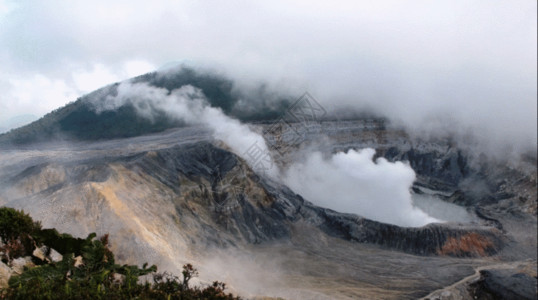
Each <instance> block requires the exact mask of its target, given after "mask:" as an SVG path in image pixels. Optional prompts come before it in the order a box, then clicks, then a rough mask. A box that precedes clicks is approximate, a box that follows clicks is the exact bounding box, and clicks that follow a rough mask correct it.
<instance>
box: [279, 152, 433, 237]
mask: <svg viewBox="0 0 538 300" xmlns="http://www.w3.org/2000/svg"><path fill="white" fill-rule="evenodd" d="M374 154H375V150H374V149H370V148H367V149H363V150H360V151H355V150H349V151H348V152H347V153H344V152H339V153H336V154H334V155H332V157H330V158H327V159H324V158H323V157H322V154H321V153H319V152H314V153H311V154H309V155H308V156H307V157H306V160H305V161H304V162H299V163H298V162H296V163H293V164H292V165H291V166H290V167H289V169H288V170H287V171H286V173H285V175H284V177H283V178H284V179H283V180H284V182H285V183H286V184H287V185H288V186H289V187H290V188H291V189H292V190H293V191H295V192H296V193H299V194H300V195H302V196H303V197H304V198H305V199H307V200H309V201H311V202H312V203H314V204H316V205H318V206H321V207H326V208H330V209H333V210H335V211H338V212H345V213H354V214H357V215H360V216H362V217H365V218H368V219H372V220H376V221H380V222H384V223H390V224H395V225H399V226H409V227H418V226H423V225H426V224H428V223H432V222H440V220H438V219H435V218H433V217H430V216H428V214H426V213H425V212H424V211H422V210H420V209H419V208H417V207H415V206H414V205H413V201H412V198H411V192H410V189H411V186H412V184H413V182H414V181H415V172H414V171H413V169H412V168H411V167H410V166H409V165H408V164H405V163H402V162H394V163H392V162H389V161H387V160H386V159H384V158H378V159H377V160H375V161H374V160H373V157H374Z"/></svg>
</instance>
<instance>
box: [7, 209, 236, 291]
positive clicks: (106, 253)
mask: <svg viewBox="0 0 538 300" xmlns="http://www.w3.org/2000/svg"><path fill="white" fill-rule="evenodd" d="M0 237H1V238H2V241H3V243H4V244H3V245H2V247H1V248H0V251H1V252H2V253H3V255H2V260H3V263H6V264H8V265H9V264H10V262H12V261H13V260H14V259H16V258H19V257H23V256H26V255H32V261H33V263H32V264H31V266H29V267H25V269H24V271H23V272H22V273H21V274H20V275H13V276H11V278H10V279H9V286H8V287H6V288H4V289H2V290H0V299H166V300H168V299H185V300H187V299H239V298H238V297H234V296H233V295H231V294H227V293H225V292H224V289H225V284H224V283H221V282H217V281H215V282H214V283H213V284H212V285H210V286H206V287H196V286H190V285H189V281H190V280H191V279H192V278H193V277H196V276H197V275H198V272H197V270H196V269H195V268H194V267H193V266H192V265H190V264H187V265H185V266H183V272H182V279H181V280H180V279H179V278H178V277H176V276H174V275H171V274H168V273H162V274H160V273H156V271H157V267H156V266H151V267H148V266H147V264H144V266H143V267H142V268H139V267H138V266H132V265H119V264H116V263H115V259H114V254H113V253H112V252H111V251H110V249H109V241H108V235H105V236H103V237H101V238H99V239H96V235H95V233H92V234H90V235H89V236H88V237H87V238H86V239H80V238H74V237H72V236H70V235H68V234H60V233H58V231H56V230H55V229H42V228H41V225H40V224H39V223H38V222H34V221H33V220H32V218H31V217H30V216H29V215H27V214H25V213H24V212H23V211H17V210H15V209H12V208H5V207H2V208H0ZM13 245H15V246H13ZM36 248H38V249H48V250H47V251H46V253H45V256H46V257H44V256H39V255H33V254H32V253H33V252H34V250H35V249H36ZM51 249H54V250H56V251H58V252H59V253H60V254H61V255H62V258H61V260H57V261H54V260H53V259H50V257H49V255H50V252H51V251H52V250H51ZM143 276H145V279H146V281H144V280H143ZM151 278H152V282H151V283H150V282H148V281H147V280H151Z"/></svg>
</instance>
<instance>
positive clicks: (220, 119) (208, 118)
mask: <svg viewBox="0 0 538 300" xmlns="http://www.w3.org/2000/svg"><path fill="white" fill-rule="evenodd" d="M127 103H129V104H131V105H133V107H134V108H135V109H136V110H137V113H138V114H139V115H141V116H143V117H145V118H147V119H149V120H152V121H153V120H154V118H155V116H156V115H157V114H159V113H161V114H162V113H164V114H166V115H167V116H169V117H171V118H174V119H177V120H180V121H183V122H185V123H188V124H193V125H206V126H208V127H209V128H210V129H211V130H213V133H214V136H215V138H217V139H220V140H222V141H223V142H224V143H226V144H227V145H228V146H229V147H230V148H231V149H232V151H233V152H235V153H236V154H237V155H239V156H243V154H244V153H245V152H246V151H247V150H248V149H249V148H250V147H251V146H252V145H254V144H255V145H257V147H259V149H260V151H263V152H264V153H268V149H267V145H266V144H265V140H264V139H263V137H262V136H261V135H259V134H257V133H255V132H253V131H251V130H250V129H249V128H248V126H247V125H244V124H241V123H240V122H239V121H238V120H235V119H232V118H230V117H228V116H226V115H225V114H224V113H223V112H222V110H220V109H218V108H214V107H211V106H209V105H208V103H207V100H206V98H205V96H204V94H203V93H202V91H201V90H200V89H198V88H195V87H193V86H191V85H185V86H182V87H181V88H178V89H175V90H173V91H171V92H168V90H167V89H163V88H156V87H153V86H149V85H148V84H145V83H136V84H131V83H128V82H125V83H122V84H120V85H119V86H118V93H117V95H116V96H109V97H107V99H106V101H103V102H97V103H93V104H94V105H95V109H96V111H97V112H102V111H107V110H115V109H118V108H119V107H121V106H123V105H125V104H127ZM245 159H246V160H247V162H248V163H249V165H251V166H252V167H253V169H254V170H255V171H261V170H256V168H257V165H256V164H255V161H250V160H249V158H248V157H246V158H245ZM271 165H274V163H272V162H271ZM264 171H265V172H266V174H267V175H269V176H271V177H275V176H276V174H277V172H278V171H277V168H271V169H270V170H269V171H267V170H264Z"/></svg>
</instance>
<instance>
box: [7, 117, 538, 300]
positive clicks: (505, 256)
mask: <svg viewBox="0 0 538 300" xmlns="http://www.w3.org/2000/svg"><path fill="white" fill-rule="evenodd" d="M346 124H347V125H346ZM375 124H377V123H374V125H375ZM344 125H345V126H343V125H342V128H340V129H339V128H338V126H337V125H335V124H334V123H330V122H328V123H326V124H325V125H322V126H321V127H320V128H318V129H319V131H320V132H332V135H331V137H332V138H334V140H333V141H332V142H331V143H329V146H327V147H326V148H324V149H325V150H326V151H327V152H329V153H330V152H333V151H336V149H340V150H343V149H349V148H359V147H363V146H367V145H369V146H374V145H375V143H376V142H378V141H380V147H379V149H380V150H379V154H378V155H385V154H386V153H385V152H383V151H385V150H387V149H390V148H391V147H396V146H398V149H400V150H398V151H396V150H393V151H394V153H396V154H395V155H396V156H394V157H395V158H396V157H402V156H401V155H404V154H402V153H408V151H409V150H410V149H411V147H410V146H409V143H408V144H405V143H404V142H402V141H403V140H405V139H404V138H402V136H401V133H396V132H392V133H391V132H390V131H387V130H386V129H381V128H380V127H379V126H377V125H376V126H374V125H372V124H370V123H368V122H361V121H357V122H347V123H345V124H344ZM263 126H264V125H254V126H253V127H254V128H259V127H263ZM323 126H325V127H323ZM357 128H362V129H361V130H362V131H359V130H358V129H357ZM262 129H263V128H262ZM372 131H375V132H376V133H375V134H374V133H373V132H372ZM316 136H318V135H316V134H312V136H311V137H312V138H315V137H316ZM349 136H352V138H349ZM353 136H354V137H353ZM376 136H377V137H376ZM362 139H364V140H368V141H369V142H364V143H363V141H364V140H362ZM402 145H407V146H402ZM406 147H407V148H406ZM299 149H300V146H299ZM405 149H407V150H405ZM414 149H416V150H414V151H415V152H414V154H413V155H409V153H408V156H407V157H408V158H410V159H411V158H413V159H416V164H415V166H416V167H417V168H419V170H417V173H418V174H419V180H418V183H417V185H415V190H416V191H415V192H417V193H422V192H428V190H429V192H431V193H436V194H437V195H439V197H440V198H442V199H445V200H447V201H453V200H454V199H456V198H461V199H463V200H462V201H461V202H459V203H461V204H464V205H469V208H470V209H469V213H473V214H476V217H477V219H478V221H473V222H471V223H462V224H459V223H445V224H430V225H427V226H424V227H420V228H403V227H398V226H394V225H390V224H384V223H379V222H375V221H372V220H368V219H365V218H362V217H361V216H357V215H351V214H343V213H338V212H335V211H332V210H329V209H325V208H320V207H317V206H315V205H314V204H312V203H310V202H308V201H307V200H305V199H303V198H302V197H301V196H300V195H296V194H295V193H294V192H293V191H291V190H290V189H289V188H287V187H286V186H284V185H282V184H281V183H279V182H277V181H275V180H272V179H269V178H265V177H260V176H259V175H257V174H255V173H254V172H253V171H252V169H251V168H250V167H249V166H248V165H247V164H246V163H245V161H244V160H243V159H241V158H240V157H238V156H237V155H235V154H234V153H232V152H230V151H229V150H227V149H226V147H225V146H224V145H222V144H220V143H218V142H217V141H214V140H212V138H211V136H210V134H208V132H207V130H205V129H201V128H195V127H193V128H182V129H177V130H174V131H169V132H165V133H163V134H156V135H151V136H142V137H136V138H130V139H124V140H111V141H106V142H95V143H81V144H74V145H69V147H67V146H65V147H64V146H61V145H54V146H41V148H33V149H32V148H31V149H19V150H13V151H5V152H2V153H0V186H1V187H2V189H0V202H1V203H2V204H5V205H8V206H11V207H16V208H23V209H24V210H25V211H27V212H29V213H30V214H31V215H32V217H33V218H35V219H36V220H40V221H41V222H42V223H43V225H44V226H45V227H56V228H58V230H60V231H64V232H68V233H71V234H73V235H75V236H81V237H85V236H87V234H88V233H90V232H97V233H98V234H105V233H110V236H111V241H112V242H113V244H112V248H113V250H114V252H116V253H119V255H118V256H117V259H118V261H120V262H122V263H135V264H141V263H143V262H148V263H150V264H157V265H159V266H162V270H169V271H175V272H177V271H178V270H180V268H181V265H182V264H183V263H186V262H193V263H195V264H199V265H202V266H205V267H206V268H207V269H209V270H211V268H212V267H214V266H215V265H218V264H217V263H214V261H213V260H212V259H221V260H223V261H225V263H224V266H225V267H224V268H223V270H228V269H230V270H233V271H230V273H241V272H245V274H246V275H244V277H239V278H238V279H237V278H235V279H234V278H233V277H231V278H229V279H228V280H227V278H223V279H222V280H223V281H227V282H230V283H231V286H232V287H233V286H235V287H236V288H237V289H238V291H246V289H245V288H247V289H248V287H249V285H251V283H250V282H249V281H248V280H247V279H248V278H251V277H253V278H257V277H256V276H257V275H259V276H261V277H263V279H259V280H258V281H260V282H261V283H260V284H261V285H263V286H265V285H267V286H270V282H265V281H264V280H269V279H267V278H271V276H276V278H282V281H279V280H276V282H277V283H275V286H277V287H278V288H277V289H281V287H283V286H286V288H288V289H291V290H292V291H293V293H291V292H290V293H291V294H278V296H285V297H287V298H288V297H289V298H291V299H294V298H312V294H308V293H306V292H305V290H308V291H317V292H316V293H317V294H316V295H317V296H319V297H320V298H321V299H323V297H321V296H320V295H326V298H338V297H341V298H346V297H366V298H386V299H416V298H417V297H422V296H425V295H427V294H428V293H430V292H432V291H433V290H437V289H442V288H443V287H445V286H449V285H451V284H453V283H454V282H456V281H458V280H459V279H461V278H463V277H466V276H469V275H471V274H472V273H473V271H474V270H475V268H476V267H478V266H488V265H489V264H493V263H498V262H499V261H513V260H524V259H527V258H529V257H531V258H532V257H534V256H535V253H536V252H535V251H536V239H535V238H534V237H533V238H530V236H529V234H532V232H531V231H532V230H531V229H535V228H536V224H535V223H536V217H535V216H533V215H529V214H528V213H526V212H525V211H524V210H523V209H517V210H514V211H513V213H510V214H506V213H505V212H506V210H504V209H503V208H502V206H501V204H503V203H504V202H503V201H510V202H509V203H508V207H518V206H515V205H516V204H514V203H517V202H513V200H510V199H512V198H514V197H516V196H517V197H519V196H523V195H527V197H530V199H531V200H529V201H532V195H533V194H532V192H531V191H530V190H528V194H521V193H519V192H518V193H515V192H514V193H513V194H514V195H516V196H514V197H512V198H509V199H502V200H495V201H492V202H491V203H490V204H488V205H485V203H486V202H484V201H481V200H480V201H474V200H473V201H467V199H470V198H471V196H469V195H466V194H465V193H468V190H464V188H463V186H464V183H465V181H466V180H467V179H468V178H470V176H482V179H483V180H484V181H485V182H496V180H500V178H502V176H500V175H499V173H498V172H493V170H494V169H495V168H493V167H490V169H488V170H490V173H487V174H482V175H480V174H479V172H476V171H475V169H473V167H471V165H470V164H469V163H463V162H465V161H466V158H464V157H463V156H464V154H463V153H458V152H457V151H455V150H451V148H450V147H444V146H439V145H437V146H435V145H433V144H432V145H429V146H427V147H426V146H422V147H414ZM391 151H392V150H391ZM428 151H430V152H431V154H430V155H427V152H428ZM297 153H300V151H299V152H297ZM289 155H290V156H292V155H294V154H293V153H290V154H289ZM459 156H462V157H463V158H459ZM280 163H284V164H285V163H286V158H285V157H284V159H283V160H282V161H281V162H280ZM484 170H485V169H484ZM499 172H500V171H499ZM446 173H449V174H446ZM473 174H474V175H473ZM516 174H520V176H519V177H516V176H514V178H513V179H512V178H505V179H504V180H505V187H504V188H502V189H499V191H511V189H512V190H516V188H517V187H518V186H522V187H525V186H526V185H527V184H528V183H526V182H527V179H528V178H531V177H528V176H527V177H525V176H526V175H525V176H523V175H521V173H518V172H516ZM428 178H430V179H428ZM477 178H478V177H477ZM521 178H523V180H520V179H521ZM488 180H489V181H488ZM517 180H520V181H519V183H517V184H514V185H512V183H513V182H515V181H517ZM518 184H520V185H518ZM436 187H443V190H441V191H439V190H436V189H435V188H436ZM522 191H524V192H525V191H526V190H525V189H522ZM429 192H428V193H429ZM525 193H527V192H525ZM495 194H496V192H494V193H493V195H495ZM458 195H459V196H458ZM473 199H474V198H473ZM515 200H517V199H515ZM458 201H459V200H458ZM458 201H457V200H454V201H453V202H458ZM517 201H519V200H517ZM488 203H489V202H488ZM521 207H523V206H521ZM533 226H534V227H533ZM521 232H524V233H525V234H521ZM215 249H218V250H219V251H227V252H226V253H227V255H228V256H226V255H221V254H215V252H214V251H215ZM217 253H220V252H217ZM230 253H231V254H230ZM277 254H278V255H277ZM533 254H534V256H533ZM243 256H246V257H254V258H252V259H251V260H253V261H261V262H264V263H265V264H263V263H260V264H261V267H260V266H256V268H254V271H253V270H252V269H251V268H250V267H249V266H250V264H251V263H252V262H251V261H250V260H249V259H246V261H247V262H245V260H241V259H239V258H237V257H243ZM208 257H209V259H208ZM230 257H232V258H233V259H232V258H230ZM234 259H237V263H236V265H234V266H235V267H232V265H231V264H233V262H234ZM387 264H388V265H389V267H387ZM272 269H277V270H278V271H275V273H276V274H278V275H274V274H272V275H271V273H265V272H266V271H267V270H272ZM262 270H263V271H262ZM260 274H261V275H260ZM215 275H218V274H215ZM212 277H213V278H215V276H212ZM217 278H218V277H217ZM516 279H517V278H516ZM242 282H243V283H244V282H249V284H247V285H246V286H245V285H241V283H242ZM252 293H254V294H253V295H259V294H260V293H261V294H262V295H263V294H265V293H266V292H265V290H264V292H260V291H254V292H252ZM305 293H306V294H305ZM290 295H291V296H290Z"/></svg>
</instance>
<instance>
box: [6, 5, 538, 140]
mask: <svg viewBox="0 0 538 300" xmlns="http://www.w3.org/2000/svg"><path fill="white" fill-rule="evenodd" d="M148 3H151V4H148ZM536 19H537V16H536V1H535V0H528V1H507V0H504V1H494V0H485V1H453V0H450V1H422V0H417V1H401V0H398V1H323V2H316V1H294V2H293V3H290V1H280V0H276V1H258V2H256V3H254V2H253V1H201V0H198V1H164V0H163V1H151V2H147V1H137V0H130V1H98V0H94V1H23V0H17V1H9V0H0V89H1V93H0V128H1V127H6V126H7V125H6V123H7V122H8V120H9V119H10V118H12V117H15V116H19V115H24V114H33V115H36V116H41V115H43V114H44V113H46V112H48V111H50V110H52V109H54V108H57V107H59V106H62V105H64V104H65V103H67V102H69V101H73V100H75V99H76V98H77V97H78V96H81V95H83V94H84V93H87V92H89V91H91V90H94V89H96V88H98V87H100V86H102V85H105V84H108V83H111V82H114V81H118V80H122V79H126V78H129V77H131V76H134V75H138V74H141V73H144V72H147V71H151V70H154V69H156V68H159V67H161V66H163V65H167V64H170V63H173V62H188V63H190V64H191V65H195V66H197V65H201V66H205V67H214V68H218V69H219V70H222V71H224V72H227V73H228V74H230V76H232V77H234V78H236V79H238V80H239V81H242V82H247V83H249V82H255V81H260V80H267V81H268V82H269V83H271V84H272V86H273V87H277V88H278V87H282V88H286V89H291V90H292V91H296V92H297V93H300V92H301V91H304V90H308V91H309V92H310V93H311V94H313V95H315V97H317V98H318V99H319V100H320V101H322V102H323V103H324V104H325V105H328V106H329V105H337V106H338V105H344V104H350V105H353V106H356V107H363V106H368V107H372V108H373V109H376V110H378V111H381V112H383V113H385V114H386V115H388V116H389V117H391V118H393V119H394V120H398V121H400V122H402V123H403V124H406V125H407V126H409V127H411V128H415V129H420V128H425V127H427V128H440V129H446V127H452V126H454V127H456V126H457V129H454V130H456V131H462V132H466V131H467V130H473V131H475V132H476V133H478V134H479V135H482V136H486V137H487V138H488V141H489V142H491V143H493V144H496V145H499V144H510V145H516V146H521V147H523V146H529V145H530V146H533V145H536V120H537V119H536V80H537V76H536V72H537V69H536V68H537V61H536V51H537V40H536V35H537V31H536Z"/></svg>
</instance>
